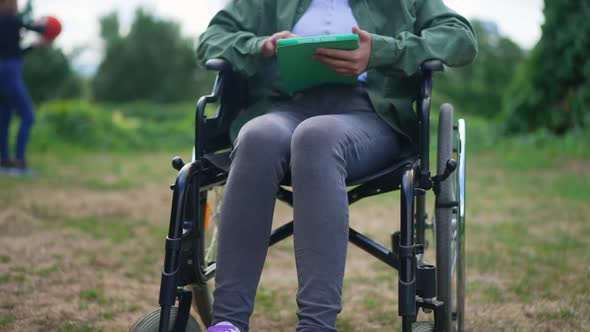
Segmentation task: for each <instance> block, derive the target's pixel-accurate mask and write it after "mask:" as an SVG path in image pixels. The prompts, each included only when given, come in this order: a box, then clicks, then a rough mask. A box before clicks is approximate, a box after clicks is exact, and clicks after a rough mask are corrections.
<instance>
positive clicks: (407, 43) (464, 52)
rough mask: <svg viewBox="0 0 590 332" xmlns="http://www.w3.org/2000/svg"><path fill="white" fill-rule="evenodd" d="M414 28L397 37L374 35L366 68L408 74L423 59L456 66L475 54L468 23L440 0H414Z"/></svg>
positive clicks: (466, 61)
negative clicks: (436, 60)
mask: <svg viewBox="0 0 590 332" xmlns="http://www.w3.org/2000/svg"><path fill="white" fill-rule="evenodd" d="M414 31H415V32H416V33H413V32H411V31H404V32H402V33H400V34H399V35H398V36H396V37H388V36H381V35H376V34H373V35H372V44H371V46H372V47H371V58H370V60H369V68H370V69H377V70H380V71H383V72H384V73H386V74H387V73H393V72H403V73H404V74H405V75H408V76H409V75H412V74H414V73H415V72H416V71H417V70H418V67H419V66H420V64H421V63H422V62H424V61H426V60H432V59H438V60H441V61H442V62H444V63H445V64H446V65H447V66H451V67H458V66H464V65H467V64H469V63H471V62H472V61H473V59H474V58H475V56H476V55H477V40H476V38H475V33H474V31H473V28H472V27H471V24H470V23H469V21H467V20H466V19H465V18H464V17H462V16H460V15H459V14H457V13H455V12H454V11H452V10H451V9H449V8H447V7H446V6H445V4H444V3H443V2H442V0H418V1H416V22H415V26H414Z"/></svg>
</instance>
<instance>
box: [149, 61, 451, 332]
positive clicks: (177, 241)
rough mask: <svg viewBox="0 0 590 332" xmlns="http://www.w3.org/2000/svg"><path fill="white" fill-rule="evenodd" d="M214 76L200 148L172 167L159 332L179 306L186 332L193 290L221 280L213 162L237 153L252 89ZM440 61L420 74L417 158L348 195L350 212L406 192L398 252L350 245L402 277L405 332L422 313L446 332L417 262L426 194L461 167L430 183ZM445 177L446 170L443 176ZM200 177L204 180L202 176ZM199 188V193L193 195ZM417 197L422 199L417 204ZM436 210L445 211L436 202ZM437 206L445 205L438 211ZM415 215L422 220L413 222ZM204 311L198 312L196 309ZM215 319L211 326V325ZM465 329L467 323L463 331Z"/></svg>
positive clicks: (428, 277)
mask: <svg viewBox="0 0 590 332" xmlns="http://www.w3.org/2000/svg"><path fill="white" fill-rule="evenodd" d="M206 67H207V69H208V70H215V71H218V76H217V78H216V80H215V83H214V86H213V92H212V93H211V95H208V96H203V97H201V98H200V99H199V101H198V103H197V107H196V114H195V123H196V125H195V142H194V149H193V156H192V161H191V163H188V164H184V162H183V161H182V160H181V159H180V158H178V157H177V158H175V159H174V160H173V162H172V164H173V167H174V168H175V169H177V170H178V171H179V173H178V176H177V178H176V182H175V184H174V185H172V186H171V189H172V190H173V200H172V211H171V216H170V227H169V231H168V236H167V238H166V245H165V248H166V254H165V259H164V269H163V272H162V279H161V285H160V296H159V304H160V306H161V312H160V317H159V319H160V321H159V331H160V332H167V331H168V326H169V324H170V323H171V321H170V314H171V308H172V306H174V305H175V303H176V299H177V298H178V300H179V305H178V313H177V318H176V321H175V322H174V331H185V329H186V326H187V321H188V319H189V316H190V307H191V300H192V293H191V291H188V290H186V289H185V286H187V285H206V283H207V281H208V280H210V279H211V278H212V277H213V276H214V274H215V263H212V264H207V265H204V264H203V263H204V254H205V247H204V242H205V241H204V231H203V226H204V225H203V223H204V219H205V208H204V203H205V202H206V199H207V190H208V189H209V188H212V187H214V186H218V185H222V184H224V183H225V181H226V178H227V173H226V172H224V171H222V170H221V169H220V168H219V167H217V166H216V165H215V164H214V163H213V162H211V160H209V159H208V158H206V155H207V154H211V153H214V152H216V151H220V150H223V149H227V148H228V147H231V142H230V141H229V137H228V136H229V135H227V133H228V131H229V126H230V123H231V121H232V120H233V119H234V117H235V115H236V113H237V112H236V110H239V109H240V107H241V106H242V105H243V101H244V100H245V99H246V97H245V96H246V94H245V93H246V91H247V90H246V86H245V85H244V84H245V83H244V81H243V80H241V79H240V78H239V75H238V74H237V73H235V72H233V71H232V68H231V65H230V64H229V63H228V62H226V61H224V60H221V59H213V60H209V61H208V62H207V64H206ZM443 70H444V66H443V64H442V63H441V62H440V61H438V60H431V61H427V62H425V63H423V64H422V65H421V67H420V71H419V73H418V75H419V77H418V82H419V87H418V93H417V100H416V101H417V103H416V105H417V111H418V121H419V142H418V155H417V156H415V157H413V158H411V159H406V160H403V161H401V162H399V164H398V167H396V168H395V169H394V170H393V171H391V172H389V173H386V174H383V175H381V176H379V177H378V178H374V179H370V180H369V181H368V182H365V183H362V184H360V185H358V186H357V187H355V188H354V189H352V190H350V191H349V192H348V199H349V205H351V204H353V203H355V202H357V201H359V200H360V199H362V198H365V197H369V196H373V195H378V194H382V193H386V192H389V191H394V190H397V189H399V190H400V192H401V218H400V219H401V220H400V231H399V233H394V234H393V235H392V250H389V249H387V248H385V247H384V246H382V245H380V244H378V243H376V242H375V241H373V240H371V239H370V238H368V237H366V236H365V235H363V234H361V233H359V232H357V231H356V230H354V229H353V228H349V242H351V243H353V244H355V245H356V246H358V247H359V248H361V249H362V250H364V251H365V252H367V253H369V254H370V255H372V256H373V257H375V258H377V259H379V260H380V261H382V262H384V263H385V264H387V265H389V266H390V267H392V268H394V269H396V270H398V271H399V277H398V286H399V304H398V314H399V315H400V316H402V331H403V332H410V331H412V323H413V322H415V320H416V316H417V311H418V310H419V308H422V309H423V310H425V311H432V312H433V313H434V329H435V331H437V332H441V331H443V330H446V328H444V326H448V325H446V324H447V322H445V320H446V318H445V317H444V315H443V308H444V306H445V303H443V302H442V301H438V300H437V299H436V296H437V291H436V290H437V284H436V268H435V267H434V266H432V265H418V264H417V256H418V255H422V254H423V252H424V246H425V244H426V241H425V230H426V228H427V223H426V220H427V214H426V206H425V197H424V196H425V193H426V191H428V190H430V189H434V191H435V193H436V192H437V188H438V186H439V185H440V183H441V182H442V181H444V180H445V179H446V178H447V177H449V176H450V175H451V173H453V172H454V171H455V169H456V167H457V163H456V162H455V161H454V160H452V159H450V160H448V161H447V164H446V167H445V169H444V171H443V172H442V174H438V175H436V176H431V173H430V171H429V166H430V160H429V159H430V158H429V147H430V130H429V129H430V97H431V91H432V74H433V72H437V71H443ZM230 94H231V95H232V98H225V99H224V100H223V101H222V102H221V104H220V107H219V108H218V110H217V115H216V117H214V118H211V119H207V118H206V116H205V107H206V105H208V104H211V103H215V102H217V101H219V99H220V97H221V96H222V95H230ZM439 172H440V170H439ZM197 175H200V176H197ZM191 188H193V189H191ZM414 197H416V199H414ZM277 198H278V199H279V200H281V201H283V202H285V203H287V204H289V205H291V206H292V205H293V196H292V192H290V191H288V190H286V189H284V188H283V187H280V189H279V192H278V194H277ZM187 199H190V202H194V204H195V206H194V211H198V216H195V218H191V219H193V220H191V221H186V220H185V218H184V217H183V216H184V214H185V211H184V209H185V204H186V203H185V202H186V200H187ZM437 204H439V203H438V202H437ZM444 204H445V207H458V206H459V204H458V202H456V201H452V202H445V203H444ZM437 206H438V205H437ZM414 212H415V214H414ZM292 234H293V221H290V222H289V223H287V224H285V225H283V226H281V227H279V228H277V229H275V230H273V231H272V234H271V236H270V239H269V246H272V245H274V244H276V243H277V242H279V241H281V240H283V239H285V238H287V237H289V236H291V235H292ZM197 310H199V308H197ZM200 314H201V316H202V317H204V318H203V321H204V323H205V324H206V325H207V326H208V325H210V324H211V321H210V313H203V312H200ZM207 317H209V318H207ZM461 324H462V323H461Z"/></svg>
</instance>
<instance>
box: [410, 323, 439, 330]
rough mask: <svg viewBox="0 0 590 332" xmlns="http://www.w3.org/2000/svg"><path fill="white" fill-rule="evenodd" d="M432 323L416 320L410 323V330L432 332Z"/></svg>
mask: <svg viewBox="0 0 590 332" xmlns="http://www.w3.org/2000/svg"><path fill="white" fill-rule="evenodd" d="M432 331H434V324H432V322H416V323H414V324H412V332H432Z"/></svg>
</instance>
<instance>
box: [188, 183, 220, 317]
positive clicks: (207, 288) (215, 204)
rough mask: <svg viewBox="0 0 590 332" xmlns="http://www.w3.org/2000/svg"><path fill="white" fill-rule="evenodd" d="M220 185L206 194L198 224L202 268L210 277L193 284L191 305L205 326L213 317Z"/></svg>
mask: <svg viewBox="0 0 590 332" xmlns="http://www.w3.org/2000/svg"><path fill="white" fill-rule="evenodd" d="M222 193H223V189H222V187H220V186H218V187H214V188H212V189H210V190H209V191H208V192H207V194H206V200H205V203H206V204H202V205H201V206H203V207H204V210H203V211H201V218H200V220H203V221H204V222H203V224H202V225H201V226H200V227H202V228H201V229H202V230H203V232H202V234H203V235H202V237H201V241H200V242H201V243H200V246H201V248H200V252H201V253H202V255H201V262H202V263H201V264H202V267H201V268H202V269H203V270H205V271H208V272H207V274H210V275H211V279H210V280H209V281H208V282H207V283H206V284H204V285H193V289H192V291H193V305H194V308H195V310H196V311H197V313H198V314H199V317H200V318H201V321H202V322H203V324H205V326H210V325H211V321H212V319H213V317H212V312H213V289H214V288H215V286H214V281H213V276H214V274H215V261H216V259H217V230H218V219H219V218H218V216H219V210H220V203H221V197H222Z"/></svg>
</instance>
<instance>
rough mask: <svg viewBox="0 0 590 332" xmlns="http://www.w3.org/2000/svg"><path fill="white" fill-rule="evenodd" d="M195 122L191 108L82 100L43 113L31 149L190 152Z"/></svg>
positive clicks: (54, 105)
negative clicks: (166, 150) (112, 103)
mask: <svg viewBox="0 0 590 332" xmlns="http://www.w3.org/2000/svg"><path fill="white" fill-rule="evenodd" d="M144 115H145V116H144ZM193 116H194V115H193V106H192V105H190V104H178V105H166V106H163V105H158V104H146V103H137V104H126V105H118V106H111V105H104V106H98V105H95V104H92V103H90V102H88V101H81V100H66V101H54V102H48V103H46V104H44V105H43V106H42V107H41V108H40V110H39V113H38V121H37V125H36V127H35V131H34V132H33V140H32V148H33V149H36V150H42V151H43V150H49V149H54V148H55V147H56V146H64V147H66V148H71V147H74V148H81V149H85V150H110V151H127V150H131V149H135V150H137V149H139V150H154V149H162V148H163V147H177V148H179V149H183V148H185V149H186V148H190V146H192V139H193V130H192V128H193V120H192V118H193Z"/></svg>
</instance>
